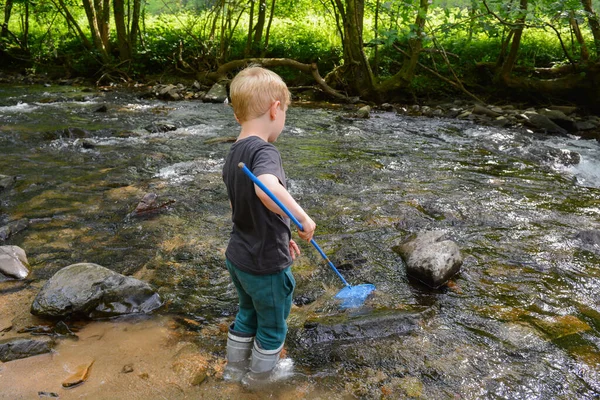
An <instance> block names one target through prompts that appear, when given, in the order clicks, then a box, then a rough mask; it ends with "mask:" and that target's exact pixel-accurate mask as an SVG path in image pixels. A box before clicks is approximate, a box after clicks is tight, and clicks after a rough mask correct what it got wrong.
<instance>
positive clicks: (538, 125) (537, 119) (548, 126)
mask: <svg viewBox="0 0 600 400" xmlns="http://www.w3.org/2000/svg"><path fill="white" fill-rule="evenodd" d="M522 116H524V118H525V121H526V122H527V124H528V125H529V126H531V127H533V128H535V129H539V130H542V131H545V132H546V133H551V134H552V133H556V134H561V135H566V134H567V133H568V132H567V130H566V129H564V128H562V127H560V126H558V125H557V124H555V123H554V122H552V120H550V118H548V117H546V116H545V115H540V114H538V113H537V112H535V111H526V112H525V114H522Z"/></svg>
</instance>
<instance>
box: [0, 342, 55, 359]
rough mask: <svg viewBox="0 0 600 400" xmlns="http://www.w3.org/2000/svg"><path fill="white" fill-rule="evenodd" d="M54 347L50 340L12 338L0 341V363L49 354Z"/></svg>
mask: <svg viewBox="0 0 600 400" xmlns="http://www.w3.org/2000/svg"><path fill="white" fill-rule="evenodd" d="M53 346H54V341H53V340H52V339H50V338H40V339H27V338H12V339H3V340H0V361H2V362H8V361H12V360H18V359H21V358H27V357H31V356H37V355H38V354H44V353H49V352H50V351H51V350H52V347H53Z"/></svg>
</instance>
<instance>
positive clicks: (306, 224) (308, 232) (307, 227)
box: [298, 216, 317, 242]
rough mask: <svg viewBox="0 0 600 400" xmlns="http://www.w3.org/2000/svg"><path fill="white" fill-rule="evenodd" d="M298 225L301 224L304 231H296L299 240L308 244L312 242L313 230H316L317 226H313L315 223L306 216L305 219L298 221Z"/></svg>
mask: <svg viewBox="0 0 600 400" xmlns="http://www.w3.org/2000/svg"><path fill="white" fill-rule="evenodd" d="M300 223H301V224H302V227H303V228H304V230H303V231H301V230H300V229H298V236H300V238H301V239H304V240H306V241H307V242H310V241H311V240H312V237H313V234H314V233H315V229H317V224H315V221H313V220H312V218H310V217H309V216H306V219H304V220H303V221H300Z"/></svg>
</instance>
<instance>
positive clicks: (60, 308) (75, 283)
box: [31, 263, 161, 319]
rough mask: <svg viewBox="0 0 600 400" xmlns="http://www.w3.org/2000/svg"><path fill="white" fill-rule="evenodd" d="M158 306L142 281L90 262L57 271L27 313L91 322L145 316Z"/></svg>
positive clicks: (158, 302) (157, 296)
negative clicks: (82, 318) (127, 315)
mask: <svg viewBox="0 0 600 400" xmlns="http://www.w3.org/2000/svg"><path fill="white" fill-rule="evenodd" d="M160 306H161V301H160V297H159V295H158V294H157V293H156V292H154V290H152V288H151V287H150V286H149V285H148V284H147V283H145V282H142V281H140V280H138V279H135V278H132V277H128V276H124V275H121V274H118V273H116V272H114V271H111V270H109V269H108V268H105V267H102V266H100V265H97V264H92V263H80V264H73V265H69V266H68V267H65V268H63V269H61V270H60V271H58V272H57V273H56V274H55V275H54V276H53V277H52V278H50V280H49V281H48V282H46V284H45V285H44V287H43V288H42V290H41V291H40V292H39V293H38V294H37V296H36V297H35V300H34V301H33V304H32V305H31V313H32V314H34V315H37V316H41V317H51V318H57V317H67V316H70V315H74V316H76V317H77V316H78V317H86V318H91V319H97V318H107V317H113V316H117V315H123V314H131V313H149V312H151V311H153V310H155V309H157V308H158V307H160Z"/></svg>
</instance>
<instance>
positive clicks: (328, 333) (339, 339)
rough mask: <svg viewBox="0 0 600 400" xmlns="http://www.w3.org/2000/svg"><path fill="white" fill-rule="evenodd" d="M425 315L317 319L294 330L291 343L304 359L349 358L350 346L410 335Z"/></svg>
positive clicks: (397, 313) (382, 313)
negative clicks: (346, 349) (348, 349)
mask: <svg viewBox="0 0 600 400" xmlns="http://www.w3.org/2000/svg"><path fill="white" fill-rule="evenodd" d="M425 312H426V311H417V310H415V311H399V310H378V311H369V312H368V313H360V314H354V315H348V314H346V313H344V314H337V315H334V316H324V317H316V318H312V319H309V320H307V321H306V322H305V323H304V326H303V327H302V328H298V329H295V328H291V329H290V333H289V334H288V340H289V341H290V342H293V343H294V344H295V346H294V347H295V348H296V350H295V351H297V352H299V353H301V358H302V359H304V360H305V361H307V362H309V363H315V364H321V363H323V362H327V361H328V360H330V359H331V358H336V359H337V358H340V357H341V358H345V357H346V355H345V350H344V349H345V348H346V347H347V346H357V347H360V346H363V345H364V343H372V342H373V341H374V340H377V339H382V338H387V337H394V336H404V335H408V334H410V333H411V332H414V331H415V330H416V329H418V326H419V321H421V320H422V319H423V314H424V313H425ZM347 356H348V357H351V356H350V355H347Z"/></svg>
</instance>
